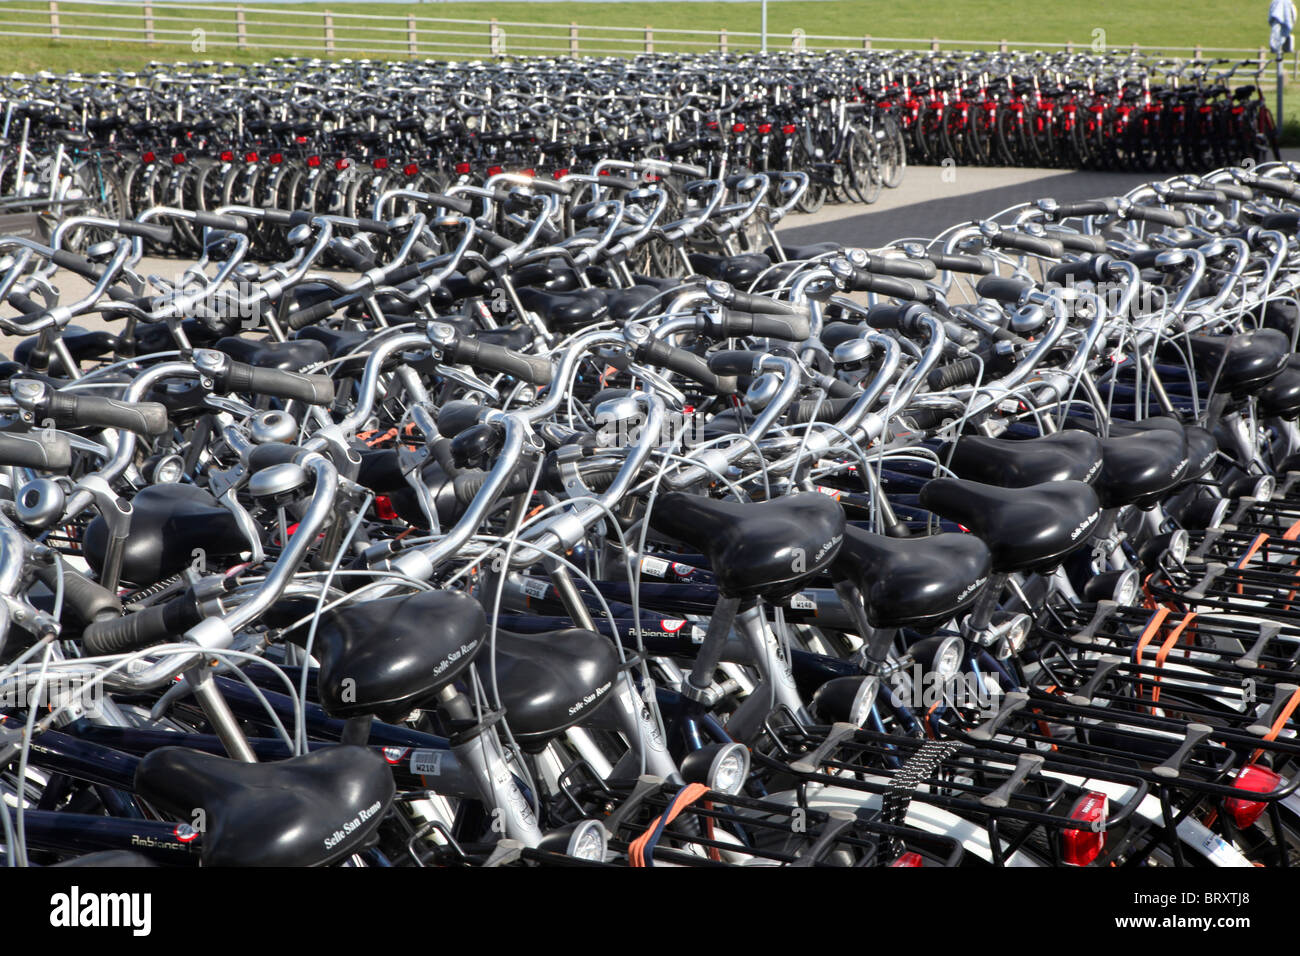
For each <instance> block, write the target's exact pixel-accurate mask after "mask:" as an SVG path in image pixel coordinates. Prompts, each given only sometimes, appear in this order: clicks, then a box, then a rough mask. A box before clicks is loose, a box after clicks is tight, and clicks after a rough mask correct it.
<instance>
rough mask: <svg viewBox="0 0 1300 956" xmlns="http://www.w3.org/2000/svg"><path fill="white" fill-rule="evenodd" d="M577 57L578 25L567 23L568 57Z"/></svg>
mask: <svg viewBox="0 0 1300 956" xmlns="http://www.w3.org/2000/svg"><path fill="white" fill-rule="evenodd" d="M577 55H578V25H577V24H576V23H573V22H572V21H570V22H569V56H577Z"/></svg>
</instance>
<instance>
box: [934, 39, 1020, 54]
mask: <svg viewBox="0 0 1300 956" xmlns="http://www.w3.org/2000/svg"><path fill="white" fill-rule="evenodd" d="M935 49H936V50H937V49H938V47H935ZM998 52H999V53H1006V52H1007V41H1006V40H999V41H998Z"/></svg>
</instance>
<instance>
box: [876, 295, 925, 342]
mask: <svg viewBox="0 0 1300 956" xmlns="http://www.w3.org/2000/svg"><path fill="white" fill-rule="evenodd" d="M923 315H929V312H928V310H927V309H926V308H925V306H923V305H921V304H920V303H918V302H912V303H909V304H908V305H887V304H878V305H873V306H872V307H871V308H870V309H868V310H867V324H868V325H870V326H871V327H872V328H873V329H896V330H898V331H899V332H906V333H908V334H909V335H910V334H912V333H915V332H919V331H920V319H921V316H923Z"/></svg>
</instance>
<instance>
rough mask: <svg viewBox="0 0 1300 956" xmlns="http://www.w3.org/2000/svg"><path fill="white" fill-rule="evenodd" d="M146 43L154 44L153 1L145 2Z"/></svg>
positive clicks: (145, 0)
mask: <svg viewBox="0 0 1300 956" xmlns="http://www.w3.org/2000/svg"><path fill="white" fill-rule="evenodd" d="M144 42H145V43H148V44H150V45H152V44H153V42H154V36H153V3H152V2H151V0H144Z"/></svg>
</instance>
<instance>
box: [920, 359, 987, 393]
mask: <svg viewBox="0 0 1300 956" xmlns="http://www.w3.org/2000/svg"><path fill="white" fill-rule="evenodd" d="M983 367H984V363H982V362H981V361H980V360H979V359H978V358H977V357H976V356H971V357H970V358H964V359H959V360H958V361H956V362H951V363H949V364H947V365H943V366H941V367H939V368H936V369H934V370H933V371H932V372H930V374H929V375H928V376H926V379H925V383H926V384H927V385H929V386H930V391H932V392H938V391H942V390H943V389H945V388H953V387H955V386H957V385H969V384H971V383H972V382H974V381H975V379H976V377H977V376H978V375H979V374H980V370H981V369H982V368H983Z"/></svg>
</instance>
